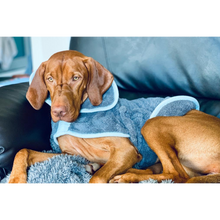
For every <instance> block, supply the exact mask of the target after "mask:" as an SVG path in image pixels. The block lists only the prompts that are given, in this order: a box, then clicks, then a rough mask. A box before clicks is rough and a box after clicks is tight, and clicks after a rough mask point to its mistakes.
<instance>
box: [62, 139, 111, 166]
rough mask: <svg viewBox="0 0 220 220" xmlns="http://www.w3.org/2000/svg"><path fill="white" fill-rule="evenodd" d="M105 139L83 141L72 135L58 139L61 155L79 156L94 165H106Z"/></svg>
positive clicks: (107, 156) (107, 157)
mask: <svg viewBox="0 0 220 220" xmlns="http://www.w3.org/2000/svg"><path fill="white" fill-rule="evenodd" d="M105 139H106V138H98V139H83V138H78V137H74V136H72V135H63V136H61V137H59V138H58V142H59V146H60V149H61V151H62V153H67V154H71V155H80V156H82V157H84V158H86V159H87V160H89V161H91V162H95V163H103V164H104V163H106V162H107V160H108V159H109V156H110V151H109V145H107V144H106V143H107V141H106V140H105Z"/></svg>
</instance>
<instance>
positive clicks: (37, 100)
mask: <svg viewBox="0 0 220 220" xmlns="http://www.w3.org/2000/svg"><path fill="white" fill-rule="evenodd" d="M112 82H113V76H112V74H111V73H110V72H109V71H108V70H107V69H105V68H104V67H103V66H102V65H101V64H99V63H98V62H96V61H95V60H94V59H92V58H89V57H86V56H84V55H83V54H81V53H79V52H77V51H63V52H59V53H56V54H54V55H53V56H51V57H50V59H49V60H48V61H46V62H44V63H42V64H41V65H40V67H39V68H38V70H37V71H36V74H35V77H34V78H33V81H32V83H31V85H30V87H29V89H28V92H27V99H28V100H29V102H30V103H31V105H32V106H33V107H34V108H35V109H40V108H41V107H42V105H43V103H44V101H45V99H46V98H47V94H48V91H49V93H50V96H51V102H52V103H51V116H52V120H53V121H54V122H57V121H59V120H63V121H66V122H73V121H75V120H76V119H77V117H78V115H79V112H80V107H81V104H82V103H83V102H84V101H85V100H86V99H87V98H89V100H90V102H91V103H92V105H95V106H96V105H99V104H100V103H101V102H102V95H103V94H104V93H105V92H106V91H107V90H108V88H109V87H110V86H111V84H112ZM141 133H142V135H143V137H144V138H145V140H146V142H147V143H148V145H149V146H150V148H151V149H152V150H153V151H154V152H155V153H156V154H157V156H158V158H159V160H160V162H161V164H162V168H163V169H162V173H161V169H160V164H156V165H154V166H152V167H150V168H148V169H147V170H137V169H133V168H132V167H133V165H134V164H136V163H137V162H139V161H140V160H141V158H142V157H141V155H140V154H139V153H138V152H137V150H136V148H135V147H134V146H133V144H132V143H131V142H130V140H129V139H128V138H124V137H102V138H87V139H85V138H78V137H73V136H70V135H63V136H61V137H59V138H58V143H59V146H60V148H61V150H62V152H63V153H67V154H72V155H81V156H83V157H85V158H86V159H88V160H89V161H91V162H94V163H98V164H102V165H103V164H104V165H103V166H102V167H101V168H100V169H99V170H98V171H97V172H96V173H95V174H94V175H93V177H92V178H91V180H90V182H91V183H107V182H111V183H114V182H115V183H118V182H123V183H124V182H125V183H127V182H139V181H142V180H146V179H149V178H152V179H156V180H158V181H159V182H160V181H162V180H164V179H172V180H174V181H175V182H220V135H219V134H220V119H218V118H216V117H213V116H210V115H207V114H205V113H202V112H199V111H196V110H192V111H190V112H189V113H187V114H186V115H185V116H182V117H177V116H176V117H156V118H153V119H150V120H148V121H147V122H146V123H145V125H144V126H143V128H142V130H141ZM54 155H57V154H50V153H41V152H36V151H33V150H28V149H22V150H20V151H19V152H18V153H17V154H16V156H15V159H14V164H13V169H12V173H11V176H10V179H9V182H10V183H25V182H26V179H27V174H26V169H27V167H28V166H30V165H32V164H34V163H36V162H40V161H44V160H46V159H47V158H50V157H52V156H54ZM207 174H209V175H207Z"/></svg>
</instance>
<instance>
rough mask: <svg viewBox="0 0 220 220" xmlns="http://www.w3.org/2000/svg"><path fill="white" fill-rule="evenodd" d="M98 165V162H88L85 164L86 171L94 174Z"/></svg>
mask: <svg viewBox="0 0 220 220" xmlns="http://www.w3.org/2000/svg"><path fill="white" fill-rule="evenodd" d="M100 167H101V165H100V164H98V163H89V164H87V165H85V169H86V171H87V172H88V173H90V174H91V175H92V174H94V173H95V172H96V171H97V170H98V169H99V168H100Z"/></svg>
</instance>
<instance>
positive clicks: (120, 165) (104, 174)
mask: <svg viewBox="0 0 220 220" xmlns="http://www.w3.org/2000/svg"><path fill="white" fill-rule="evenodd" d="M141 159H142V156H141V155H140V154H139V153H138V152H137V150H136V148H135V147H134V146H133V145H132V144H131V142H130V141H129V140H128V139H125V138H123V139H120V142H119V143H115V144H112V146H111V147H110V157H109V160H108V161H107V162H106V163H105V164H104V166H102V167H101V168H100V169H99V170H98V171H97V172H96V173H95V174H94V175H93V177H92V178H91V179H90V183H108V182H109V181H110V180H111V179H112V178H113V177H114V176H116V175H118V174H122V173H125V172H126V171H127V170H128V169H129V168H131V167H133V165H134V164H136V163H137V162H139V161H140V160H141Z"/></svg>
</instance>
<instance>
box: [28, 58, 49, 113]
mask: <svg viewBox="0 0 220 220" xmlns="http://www.w3.org/2000/svg"><path fill="white" fill-rule="evenodd" d="M45 69H46V62H44V63H42V64H41V65H40V67H39V68H38V69H37V71H36V73H35V76H34V78H33V80H32V82H31V85H30V86H29V88H28V91H27V94H26V98H27V100H28V101H29V102H30V104H31V105H32V107H33V108H34V109H36V110H39V109H40V108H41V107H42V105H43V104H44V101H45V100H46V98H47V94H48V91H47V87H46V84H45V81H44V73H45Z"/></svg>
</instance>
